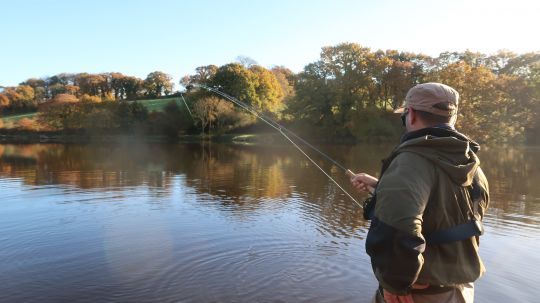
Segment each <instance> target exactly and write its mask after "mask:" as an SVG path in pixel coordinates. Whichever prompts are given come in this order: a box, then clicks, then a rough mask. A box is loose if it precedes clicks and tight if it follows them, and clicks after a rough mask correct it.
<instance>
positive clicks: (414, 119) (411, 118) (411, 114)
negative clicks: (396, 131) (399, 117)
mask: <svg viewBox="0 0 540 303" xmlns="http://www.w3.org/2000/svg"><path fill="white" fill-rule="evenodd" d="M408 115H409V124H410V125H413V124H414V123H416V122H417V120H418V117H417V116H416V111H415V110H414V109H412V108H411V107H409V114H408Z"/></svg>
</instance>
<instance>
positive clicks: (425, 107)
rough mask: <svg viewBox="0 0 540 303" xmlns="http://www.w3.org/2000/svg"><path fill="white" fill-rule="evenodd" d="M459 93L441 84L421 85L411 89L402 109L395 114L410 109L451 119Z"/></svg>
mask: <svg viewBox="0 0 540 303" xmlns="http://www.w3.org/2000/svg"><path fill="white" fill-rule="evenodd" d="M458 103H459V93H458V92H457V91H456V90H455V89H453V88H451V87H450V86H448V85H445V84H442V83H435V82H430V83H423V84H418V85H416V86H415V87H413V88H411V89H410V90H409V92H408V93H407V96H406V97H405V104H404V105H403V107H400V108H398V109H396V110H395V111H394V112H395V113H402V112H403V111H404V110H405V108H407V107H412V108H413V109H415V110H420V111H424V112H428V113H432V114H435V115H439V116H447V117H451V116H454V115H456V114H457V110H458Z"/></svg>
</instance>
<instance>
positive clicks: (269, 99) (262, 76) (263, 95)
mask: <svg viewBox="0 0 540 303" xmlns="http://www.w3.org/2000/svg"><path fill="white" fill-rule="evenodd" d="M249 70H250V71H251V72H252V73H253V80H254V81H255V92H256V93H257V100H258V104H257V105H256V107H257V108H259V109H261V110H264V111H267V112H270V113H276V112H278V111H280V110H281V105H282V102H281V101H282V100H283V91H282V90H281V86H280V85H279V82H278V81H277V79H276V76H275V75H274V74H273V73H272V72H271V71H269V70H268V69H266V68H264V67H262V66H259V65H253V66H251V67H250V68H249Z"/></svg>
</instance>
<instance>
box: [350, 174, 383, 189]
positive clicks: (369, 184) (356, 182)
mask: <svg viewBox="0 0 540 303" xmlns="http://www.w3.org/2000/svg"><path fill="white" fill-rule="evenodd" d="M377 182H379V179H377V178H375V177H373V176H370V175H368V174H365V173H359V174H355V175H354V176H352V177H351V184H352V186H354V188H356V190H357V191H358V192H363V191H364V192H369V193H373V191H374V190H375V186H376V185H377Z"/></svg>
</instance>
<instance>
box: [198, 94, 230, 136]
mask: <svg viewBox="0 0 540 303" xmlns="http://www.w3.org/2000/svg"><path fill="white" fill-rule="evenodd" d="M232 112H233V105H232V104H231V103H230V102H227V101H225V100H223V99H220V98H218V97H214V96H211V97H206V98H202V99H199V100H198V101H197V102H195V104H194V106H193V114H194V116H195V118H196V119H197V120H198V121H199V123H200V125H201V131H202V133H204V132H205V130H206V129H207V128H208V132H210V129H212V123H214V122H217V123H218V124H219V125H218V126H221V127H223V125H224V124H225V122H226V121H227V118H226V117H225V116H227V115H230V114H231V113H232Z"/></svg>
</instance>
